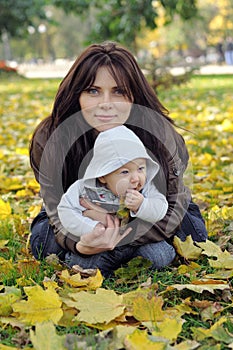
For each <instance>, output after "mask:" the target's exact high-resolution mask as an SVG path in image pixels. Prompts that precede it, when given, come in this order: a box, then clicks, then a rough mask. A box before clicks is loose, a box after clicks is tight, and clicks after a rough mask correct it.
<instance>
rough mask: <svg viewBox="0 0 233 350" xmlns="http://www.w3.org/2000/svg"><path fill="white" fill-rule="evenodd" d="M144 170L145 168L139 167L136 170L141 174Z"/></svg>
mask: <svg viewBox="0 0 233 350" xmlns="http://www.w3.org/2000/svg"><path fill="white" fill-rule="evenodd" d="M145 169H146V167H145V166H140V167H139V168H138V171H140V172H143V171H145Z"/></svg>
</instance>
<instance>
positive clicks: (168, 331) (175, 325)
mask: <svg viewBox="0 0 233 350" xmlns="http://www.w3.org/2000/svg"><path fill="white" fill-rule="evenodd" d="M184 322H185V321H184V320H180V319H179V320H178V319H175V318H172V319H170V318H165V319H164V320H163V321H162V322H156V329H155V330H154V331H153V332H152V335H154V336H156V337H162V338H165V339H168V340H169V341H170V342H174V341H175V340H176V339H177V337H178V335H179V334H180V332H181V331H182V325H183V323H184Z"/></svg>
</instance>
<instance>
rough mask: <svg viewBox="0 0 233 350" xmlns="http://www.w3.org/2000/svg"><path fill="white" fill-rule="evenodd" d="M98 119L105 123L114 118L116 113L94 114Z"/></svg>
mask: <svg viewBox="0 0 233 350" xmlns="http://www.w3.org/2000/svg"><path fill="white" fill-rule="evenodd" d="M95 117H96V118H97V119H98V120H99V121H101V122H104V123H107V122H110V121H112V120H113V119H115V118H116V115H96V116H95Z"/></svg>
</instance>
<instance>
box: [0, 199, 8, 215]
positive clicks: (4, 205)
mask: <svg viewBox="0 0 233 350" xmlns="http://www.w3.org/2000/svg"><path fill="white" fill-rule="evenodd" d="M9 216H11V206H10V203H8V202H4V201H3V200H2V199H1V198H0V219H6V218H8V217H9Z"/></svg>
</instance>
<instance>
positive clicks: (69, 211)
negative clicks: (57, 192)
mask: <svg viewBox="0 0 233 350" xmlns="http://www.w3.org/2000/svg"><path fill="white" fill-rule="evenodd" d="M81 183H82V180H79V181H76V182H74V183H73V184H72V185H71V186H70V187H69V189H68V190H67V191H66V193H65V194H63V196H62V197H61V201H60V203H59V204H58V207H57V210H58V217H59V219H60V221H61V223H62V225H63V227H64V228H65V229H66V230H67V231H68V232H70V233H72V234H73V235H74V236H82V235H84V234H86V233H90V232H92V230H93V229H94V228H95V226H96V225H97V224H98V222H99V221H95V220H92V219H89V218H88V217H84V216H83V215H82V212H83V210H85V208H84V207H82V206H81V205H80V202H79V197H80V194H81V193H82V185H81Z"/></svg>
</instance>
